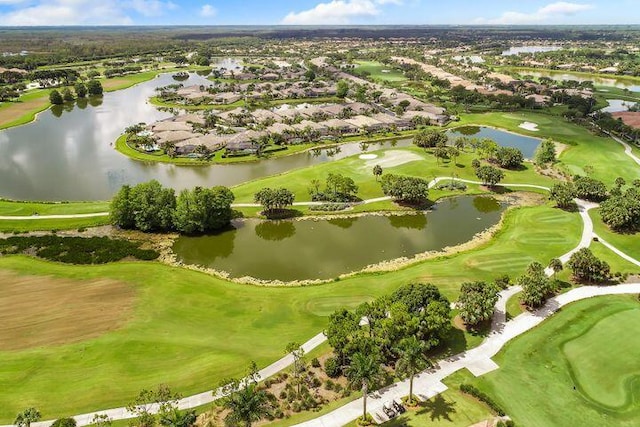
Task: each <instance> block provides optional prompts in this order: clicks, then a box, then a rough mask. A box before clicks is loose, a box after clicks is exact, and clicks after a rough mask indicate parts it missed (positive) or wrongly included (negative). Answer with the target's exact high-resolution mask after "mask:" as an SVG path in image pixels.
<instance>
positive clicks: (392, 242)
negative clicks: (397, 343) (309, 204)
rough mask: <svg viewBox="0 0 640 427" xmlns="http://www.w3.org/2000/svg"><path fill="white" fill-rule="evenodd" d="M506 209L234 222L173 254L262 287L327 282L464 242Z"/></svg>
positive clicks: (477, 205)
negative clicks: (246, 278) (277, 282)
mask: <svg viewBox="0 0 640 427" xmlns="http://www.w3.org/2000/svg"><path fill="white" fill-rule="evenodd" d="M505 208H506V206H505V205H503V204H501V203H499V202H498V201H496V200H495V199H493V198H491V197H484V196H477V197H474V196H459V197H454V198H449V199H445V200H443V201H441V202H440V203H438V204H436V205H435V207H434V209H433V211H431V212H428V213H427V214H419V215H403V216H391V217H383V216H364V217H359V218H348V219H330V220H319V221H314V220H303V221H289V220H287V221H261V220H254V219H248V220H237V221H234V222H233V228H232V229H231V230H228V231H224V232H222V233H219V234H217V235H212V236H201V237H186V236H183V237H180V238H179V239H178V240H177V241H176V242H175V245H174V247H173V250H174V252H175V253H176V254H177V255H178V259H179V260H181V261H183V262H184V263H186V264H195V265H201V266H205V267H209V268H213V269H216V270H219V271H226V272H228V273H229V274H230V275H231V276H232V277H243V276H251V277H255V278H258V279H265V280H283V281H292V280H304V279H329V278H332V277H337V276H339V275H340V274H343V273H348V272H351V271H357V270H360V269H362V268H364V267H366V266H367V265H370V264H375V263H379V262H382V261H385V260H391V259H395V258H400V257H411V256H414V255H416V254H418V253H422V252H426V251H432V250H441V249H443V248H445V247H447V246H453V245H458V244H461V243H464V242H467V241H469V240H471V239H472V238H473V236H474V235H475V234H477V233H479V232H481V231H483V230H485V229H486V228H488V227H491V226H492V225H495V224H496V223H497V222H498V221H499V219H500V215H501V213H502V211H503V210H504V209H505Z"/></svg>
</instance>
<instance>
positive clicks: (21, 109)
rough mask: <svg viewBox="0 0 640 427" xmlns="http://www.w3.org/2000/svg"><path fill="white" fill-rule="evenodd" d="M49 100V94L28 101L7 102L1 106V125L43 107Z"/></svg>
mask: <svg viewBox="0 0 640 427" xmlns="http://www.w3.org/2000/svg"><path fill="white" fill-rule="evenodd" d="M48 102H49V98H48V97H47V96H42V97H39V98H35V99H30V100H28V101H22V102H14V103H10V104H8V103H5V104H3V107H2V108H0V126H2V125H6V124H8V123H11V122H13V121H15V120H17V119H19V118H20V117H22V116H24V115H25V114H28V113H30V112H32V111H34V110H41V109H43V108H44V107H45V106H46V105H47V104H48Z"/></svg>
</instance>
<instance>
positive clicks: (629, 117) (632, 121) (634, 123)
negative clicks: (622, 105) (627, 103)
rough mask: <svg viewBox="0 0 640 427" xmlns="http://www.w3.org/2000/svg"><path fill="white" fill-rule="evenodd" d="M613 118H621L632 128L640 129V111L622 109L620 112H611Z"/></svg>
mask: <svg viewBox="0 0 640 427" xmlns="http://www.w3.org/2000/svg"><path fill="white" fill-rule="evenodd" d="M611 115H612V116H613V118H615V119H619V118H621V119H622V121H623V122H624V124H625V125H627V126H631V127H632V128H636V129H640V112H633V111H620V112H618V113H612V114H611Z"/></svg>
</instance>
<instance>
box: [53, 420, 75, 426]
mask: <svg viewBox="0 0 640 427" xmlns="http://www.w3.org/2000/svg"><path fill="white" fill-rule="evenodd" d="M51 427H76V420H74V419H73V418H59V419H57V420H55V421H54V422H53V424H51Z"/></svg>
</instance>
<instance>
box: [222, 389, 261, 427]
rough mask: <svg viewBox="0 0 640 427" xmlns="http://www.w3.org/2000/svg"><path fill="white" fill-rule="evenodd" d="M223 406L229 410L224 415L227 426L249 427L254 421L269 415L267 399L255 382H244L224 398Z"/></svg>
mask: <svg viewBox="0 0 640 427" xmlns="http://www.w3.org/2000/svg"><path fill="white" fill-rule="evenodd" d="M224 407H225V408H227V409H229V410H230V411H231V412H229V414H228V415H227V416H226V417H225V419H224V423H225V424H226V425H228V426H240V425H241V426H244V427H251V424H253V422H255V421H259V420H260V419H261V418H262V417H264V416H267V415H269V409H270V408H269V399H268V397H267V393H266V392H265V391H264V390H259V389H258V386H257V384H255V383H251V384H244V385H241V386H240V387H239V388H238V389H237V390H235V391H234V392H232V393H231V394H230V395H229V396H227V398H225V400H224Z"/></svg>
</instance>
